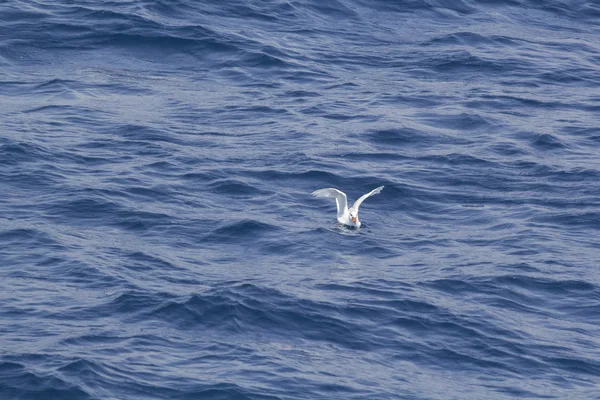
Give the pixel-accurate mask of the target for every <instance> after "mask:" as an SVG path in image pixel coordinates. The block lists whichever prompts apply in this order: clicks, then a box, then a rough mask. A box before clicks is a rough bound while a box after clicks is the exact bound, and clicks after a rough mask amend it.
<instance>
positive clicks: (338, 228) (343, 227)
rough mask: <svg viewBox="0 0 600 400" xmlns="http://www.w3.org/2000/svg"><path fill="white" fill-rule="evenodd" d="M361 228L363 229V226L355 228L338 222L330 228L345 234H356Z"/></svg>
mask: <svg viewBox="0 0 600 400" xmlns="http://www.w3.org/2000/svg"><path fill="white" fill-rule="evenodd" d="M361 229H363V226H361V227H360V228H356V227H352V226H347V225H344V224H339V223H338V224H335V226H333V227H332V228H331V229H330V230H331V231H332V232H336V233H339V234H342V235H345V236H358V235H359V234H360V231H361Z"/></svg>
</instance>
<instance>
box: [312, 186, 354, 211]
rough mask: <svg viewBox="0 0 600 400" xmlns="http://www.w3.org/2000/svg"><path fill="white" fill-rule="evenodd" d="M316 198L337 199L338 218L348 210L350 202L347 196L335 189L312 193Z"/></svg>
mask: <svg viewBox="0 0 600 400" xmlns="http://www.w3.org/2000/svg"><path fill="white" fill-rule="evenodd" d="M312 195H313V196H315V197H331V198H334V199H335V204H336V205H337V212H338V216H341V215H343V214H344V213H345V212H346V210H347V209H348V200H347V199H346V194H345V193H344V192H342V191H339V190H337V189H334V188H327V189H319V190H315V191H314V192H312Z"/></svg>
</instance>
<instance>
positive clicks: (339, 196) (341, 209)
mask: <svg viewBox="0 0 600 400" xmlns="http://www.w3.org/2000/svg"><path fill="white" fill-rule="evenodd" d="M383 188H384V187H383V186H379V187H378V188H376V189H373V190H371V191H370V192H369V193H367V194H363V195H362V196H360V197H359V198H358V200H356V201H355V202H354V204H353V205H352V207H350V208H348V199H347V197H346V194H345V193H344V192H342V191H340V190H338V189H334V188H327V189H319V190H315V191H314V192H312V195H313V196H315V197H329V198H334V199H335V204H336V205H337V220H338V222H339V223H340V224H344V225H347V226H352V227H356V228H360V226H361V223H360V220H359V219H358V208H359V207H360V205H361V204H362V202H363V201H365V199H366V198H367V197H369V196H372V195H374V194H377V193H379V192H381V190H382V189H383Z"/></svg>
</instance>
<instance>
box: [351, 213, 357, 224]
mask: <svg viewBox="0 0 600 400" xmlns="http://www.w3.org/2000/svg"><path fill="white" fill-rule="evenodd" d="M350 219H351V220H352V222H354V223H355V224H356V221H358V212H356V211H355V210H350Z"/></svg>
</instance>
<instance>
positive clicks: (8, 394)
mask: <svg viewBox="0 0 600 400" xmlns="http://www.w3.org/2000/svg"><path fill="white" fill-rule="evenodd" d="M0 381H2V385H0V396H2V398H5V399H49V398H60V399H74V400H75V399H91V398H93V397H91V396H90V395H89V394H87V393H86V392H85V391H83V390H82V389H80V388H79V387H77V386H76V385H73V384H71V383H69V382H67V381H65V380H62V379H60V378H58V377H56V376H54V375H44V374H36V373H34V372H32V371H29V370H28V369H27V368H26V366H25V365H23V364H20V363H15V362H0Z"/></svg>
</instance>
